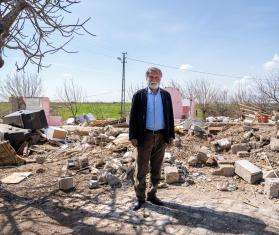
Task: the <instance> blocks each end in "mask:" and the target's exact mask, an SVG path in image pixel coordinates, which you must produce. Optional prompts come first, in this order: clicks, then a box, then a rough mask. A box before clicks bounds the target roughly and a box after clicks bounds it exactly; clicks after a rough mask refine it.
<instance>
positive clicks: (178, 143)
mask: <svg viewBox="0 0 279 235" xmlns="http://www.w3.org/2000/svg"><path fill="white" fill-rule="evenodd" d="M174 146H175V147H177V148H180V147H182V140H181V138H180V136H177V137H175V139H174Z"/></svg>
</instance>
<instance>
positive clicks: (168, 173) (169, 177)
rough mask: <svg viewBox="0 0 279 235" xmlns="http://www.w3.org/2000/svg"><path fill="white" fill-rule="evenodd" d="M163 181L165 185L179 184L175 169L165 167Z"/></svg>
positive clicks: (177, 173)
mask: <svg viewBox="0 0 279 235" xmlns="http://www.w3.org/2000/svg"><path fill="white" fill-rule="evenodd" d="M164 173H165V181H166V183H167V184H173V183H178V182H180V175H179V172H178V169H177V167H175V166H166V167H165V168H164Z"/></svg>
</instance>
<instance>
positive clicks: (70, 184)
mask: <svg viewBox="0 0 279 235" xmlns="http://www.w3.org/2000/svg"><path fill="white" fill-rule="evenodd" d="M58 183H59V189H60V190H62V191H68V190H71V189H73V188H74V178H73V177H64V178H60V179H59V181H58Z"/></svg>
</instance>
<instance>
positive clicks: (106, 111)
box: [0, 102, 131, 120]
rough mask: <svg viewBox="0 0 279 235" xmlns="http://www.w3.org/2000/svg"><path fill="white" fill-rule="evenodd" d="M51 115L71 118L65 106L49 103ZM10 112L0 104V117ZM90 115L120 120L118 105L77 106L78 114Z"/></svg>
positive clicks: (126, 107) (7, 106)
mask: <svg viewBox="0 0 279 235" xmlns="http://www.w3.org/2000/svg"><path fill="white" fill-rule="evenodd" d="M130 107H131V104H130V103H127V104H126V106H125V110H126V111H130ZM50 109H51V112H50V113H51V115H58V116H62V118H63V119H64V120H66V119H67V118H69V117H71V116H72V115H71V112H70V111H69V110H68V109H67V108H66V106H65V104H63V103H57V102H51V104H50ZM10 110H11V106H10V103H7V102H1V103H0V117H1V116H4V115H7V114H8V113H9V112H10ZM86 113H92V114H93V115H94V116H95V117H96V118H97V119H106V118H113V119H117V118H120V103H117V102H115V103H81V104H80V105H79V111H78V115H79V114H86Z"/></svg>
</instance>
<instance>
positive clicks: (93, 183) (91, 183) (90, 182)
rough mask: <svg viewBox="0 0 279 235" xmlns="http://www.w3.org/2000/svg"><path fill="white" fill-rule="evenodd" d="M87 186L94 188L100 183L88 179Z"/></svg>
mask: <svg viewBox="0 0 279 235" xmlns="http://www.w3.org/2000/svg"><path fill="white" fill-rule="evenodd" d="M88 187H89V188H90V189H96V188H99V187H100V185H99V182H98V181H97V180H89V182H88Z"/></svg>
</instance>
